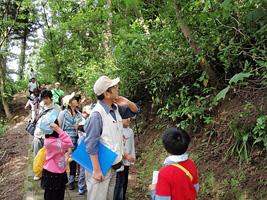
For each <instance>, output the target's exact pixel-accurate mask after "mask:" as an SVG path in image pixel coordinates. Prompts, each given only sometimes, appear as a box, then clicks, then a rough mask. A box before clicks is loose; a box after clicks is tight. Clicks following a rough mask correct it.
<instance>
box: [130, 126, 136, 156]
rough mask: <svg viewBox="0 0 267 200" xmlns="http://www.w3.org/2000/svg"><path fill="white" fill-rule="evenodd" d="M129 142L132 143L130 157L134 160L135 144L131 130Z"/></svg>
mask: <svg viewBox="0 0 267 200" xmlns="http://www.w3.org/2000/svg"><path fill="white" fill-rule="evenodd" d="M131 133H132V134H131V141H132V148H131V155H132V156H133V157H134V158H136V155H135V142H134V133H133V130H132V129H131Z"/></svg>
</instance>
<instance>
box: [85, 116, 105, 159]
mask: <svg viewBox="0 0 267 200" xmlns="http://www.w3.org/2000/svg"><path fill="white" fill-rule="evenodd" d="M102 126H103V122H102V118H101V115H100V113H99V112H93V113H92V114H91V115H90V118H89V120H88V123H86V124H85V126H84V132H85V139H84V142H85V145H86V151H87V152H88V153H89V154H91V155H95V154H97V153H98V142H99V140H100V136H101V133H102Z"/></svg>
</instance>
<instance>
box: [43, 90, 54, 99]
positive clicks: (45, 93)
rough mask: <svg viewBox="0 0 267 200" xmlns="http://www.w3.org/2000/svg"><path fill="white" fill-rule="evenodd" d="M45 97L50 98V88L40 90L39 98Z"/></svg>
mask: <svg viewBox="0 0 267 200" xmlns="http://www.w3.org/2000/svg"><path fill="white" fill-rule="evenodd" d="M46 97H48V98H50V99H52V97H53V94H52V92H51V91H50V90H43V91H42V92H41V99H44V98H46Z"/></svg>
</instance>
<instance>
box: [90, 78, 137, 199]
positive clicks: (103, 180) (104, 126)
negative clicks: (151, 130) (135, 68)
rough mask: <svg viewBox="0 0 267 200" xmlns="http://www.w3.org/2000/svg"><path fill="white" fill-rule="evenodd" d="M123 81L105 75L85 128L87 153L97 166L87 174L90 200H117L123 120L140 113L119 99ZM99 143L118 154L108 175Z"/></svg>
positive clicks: (98, 85) (96, 86)
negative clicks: (117, 177) (103, 171)
mask: <svg viewBox="0 0 267 200" xmlns="http://www.w3.org/2000/svg"><path fill="white" fill-rule="evenodd" d="M119 82H120V79H119V78H116V79H113V80H111V79H110V78H108V77H107V76H101V77H100V78H99V79H98V80H97V81H96V82H95V84H94V93H95V94H96V96H97V99H98V101H97V104H96V106H95V107H94V109H93V110H92V112H91V115H90V117H89V121H88V123H87V124H86V126H85V133H86V137H85V144H86V150H87V152H88V154H89V156H90V158H91V161H92V165H93V172H92V173H89V172H87V171H86V172H85V175H86V185H87V200H96V199H97V200H113V196H114V188H115V183H116V170H117V169H119V168H120V167H121V165H122V156H123V130H122V119H126V118H130V117H133V116H135V114H136V113H137V112H138V108H137V106H136V104H135V103H133V102H131V101H130V100H128V99H127V98H125V97H122V96H119V86H118V83H119ZM99 142H101V143H102V144H103V145H105V146H106V147H108V148H109V149H111V150H112V151H114V152H115V153H116V154H117V155H118V156H117V158H116V160H115V161H114V162H113V165H112V168H111V169H110V170H109V171H108V172H107V174H106V175H105V176H104V175H103V173H102V171H101V169H100V166H99V160H98V144H99Z"/></svg>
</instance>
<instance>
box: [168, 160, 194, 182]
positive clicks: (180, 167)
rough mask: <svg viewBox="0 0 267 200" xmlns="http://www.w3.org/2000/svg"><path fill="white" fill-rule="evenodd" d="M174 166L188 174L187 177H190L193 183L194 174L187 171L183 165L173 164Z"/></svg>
mask: <svg viewBox="0 0 267 200" xmlns="http://www.w3.org/2000/svg"><path fill="white" fill-rule="evenodd" d="M172 165H173V166H175V167H177V168H179V169H180V170H182V171H183V172H184V173H185V174H186V176H188V178H189V179H190V181H191V182H193V176H192V174H191V173H190V172H189V171H188V170H187V169H185V168H184V167H183V166H182V165H180V164H178V163H176V164H172Z"/></svg>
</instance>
